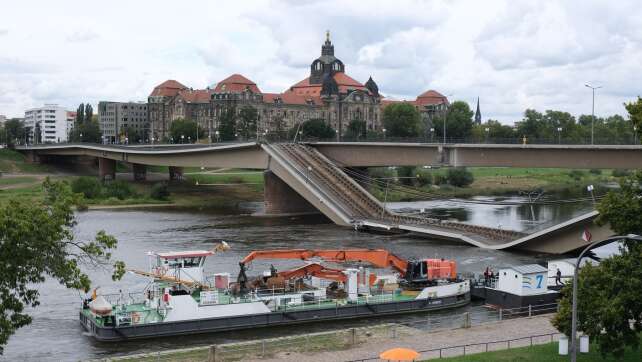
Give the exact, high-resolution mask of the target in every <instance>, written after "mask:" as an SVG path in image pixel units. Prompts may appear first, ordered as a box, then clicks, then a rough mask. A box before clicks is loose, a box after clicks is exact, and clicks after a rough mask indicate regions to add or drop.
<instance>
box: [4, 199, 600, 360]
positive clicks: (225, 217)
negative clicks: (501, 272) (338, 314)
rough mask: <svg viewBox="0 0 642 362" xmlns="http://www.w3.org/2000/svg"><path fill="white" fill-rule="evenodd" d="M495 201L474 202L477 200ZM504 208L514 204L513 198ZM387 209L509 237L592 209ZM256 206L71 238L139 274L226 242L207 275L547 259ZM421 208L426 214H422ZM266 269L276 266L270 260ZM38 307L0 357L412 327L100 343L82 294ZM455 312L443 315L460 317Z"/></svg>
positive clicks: (48, 294) (107, 218) (112, 223)
mask: <svg viewBox="0 0 642 362" xmlns="http://www.w3.org/2000/svg"><path fill="white" fill-rule="evenodd" d="M493 200H498V199H488V198H476V199H475V201H481V202H484V201H493ZM501 200H502V201H505V202H506V201H508V202H514V201H520V199H517V198H508V199H501ZM388 207H390V208H392V209H403V210H404V211H407V212H413V210H415V211H416V210H420V209H422V208H424V209H427V210H429V211H426V213H428V214H429V215H430V216H433V217H440V218H445V219H457V220H460V221H463V222H471V223H475V224H479V225H487V226H493V227H497V226H501V227H503V228H507V229H514V230H532V229H534V228H541V227H545V226H547V225H549V224H554V223H558V222H561V221H564V220H568V219H569V218H571V217H573V216H577V215H579V214H581V213H582V212H586V211H587V210H588V209H590V205H563V206H555V205H547V206H540V207H536V208H535V210H534V211H533V213H534V214H535V216H536V219H537V222H533V221H532V215H533V213H532V212H531V210H530V208H529V207H528V206H523V205H522V206H515V205H504V206H493V205H486V204H483V203H459V202H454V201H430V202H411V203H389V204H388ZM260 209H261V203H248V204H245V205H241V207H240V208H239V209H235V210H221V211H218V212H211V211H209V212H203V211H198V210H190V211H177V210H157V209H154V210H118V211H116V210H109V211H107V210H104V211H88V212H82V213H79V214H78V225H77V227H76V229H75V235H76V239H78V240H88V239H90V238H92V237H93V236H94V235H95V233H96V232H97V231H99V230H106V231H107V232H108V233H110V234H112V235H114V236H115V237H116V238H117V239H118V240H119V247H118V249H117V251H116V252H115V253H114V257H115V258H116V259H119V260H123V261H125V263H126V264H127V266H128V267H130V268H137V269H143V270H146V269H147V265H148V264H147V263H148V261H147V257H146V255H145V253H146V252H148V251H152V250H154V251H178V250H190V249H192V250H193V249H204V250H208V249H210V248H212V246H213V245H214V244H215V243H216V242H218V241H220V240H226V241H228V242H229V244H230V245H231V247H232V249H231V250H229V251H227V252H225V253H222V254H218V255H216V256H214V257H211V258H210V259H209V260H208V263H207V264H206V272H208V273H215V272H230V273H232V275H235V274H236V273H237V272H238V261H239V260H240V259H241V258H243V257H244V256H245V255H246V254H247V253H249V252H250V251H252V250H255V249H267V248H385V249H388V250H390V251H392V252H394V253H396V254H398V255H401V256H403V257H406V258H412V257H444V258H452V259H455V260H456V261H457V263H458V265H459V270H460V271H463V272H475V273H479V272H480V271H482V270H483V269H484V268H485V267H486V266H493V267H495V268H497V267H499V266H504V265H510V264H524V263H531V262H541V261H545V260H546V258H545V257H544V256H538V255H532V254H523V253H515V252H504V251H492V250H483V249H479V248H475V247H471V246H468V245H464V244H458V243H452V242H444V241H436V240H429V239H425V238H420V237H415V236H412V235H394V236H391V235H375V234H367V233H360V232H355V231H352V230H350V229H347V228H342V227H338V226H335V225H333V224H331V223H329V222H328V221H327V220H325V219H324V218H322V217H320V216H306V217H285V218H268V217H256V216H251V215H250V214H251V213H252V212H255V211H257V210H258V211H260ZM424 211H425V210H424ZM272 262H274V261H272ZM269 264H270V261H265V262H262V261H255V262H253V263H252V268H251V269H250V271H249V274H258V273H260V272H261V271H263V270H266V269H268V267H269ZM274 264H275V265H276V266H277V268H281V269H283V268H287V267H294V266H298V265H301V264H300V262H297V261H279V262H278V263H274ZM88 273H89V274H90V276H91V279H92V282H93V283H94V285H95V286H99V287H100V291H101V292H102V293H109V292H118V291H119V289H122V291H123V292H138V291H141V290H142V289H143V288H144V287H145V285H146V284H147V281H146V280H145V278H142V277H138V276H135V275H131V274H127V275H125V277H124V278H123V280H121V281H120V282H113V281H112V280H111V278H110V275H111V274H110V271H109V270H101V269H98V270H88ZM39 290H40V295H41V297H40V301H41V305H40V306H39V307H37V308H35V309H34V310H31V311H30V313H31V314H32V315H33V317H34V318H33V323H32V324H31V325H29V326H28V327H25V328H22V329H20V330H19V331H18V332H17V333H16V334H15V335H14V336H13V337H11V339H10V341H9V344H8V345H7V347H6V349H5V354H4V356H2V357H0V359H2V360H10V361H78V360H84V359H90V358H101V357H108V356H117V355H123V354H128V353H139V352H149V351H158V350H162V349H168V348H185V347H190V346H199V345H208V344H214V343H224V342H232V341H239V340H245V339H254V338H267V337H275V336H283V335H288V334H293V333H306V332H310V331H320V330H326V329H333V328H346V327H352V326H364V325H368V324H374V323H382V322H385V321H410V320H413V318H417V317H416V316H412V315H409V316H401V317H394V318H388V319H379V320H377V321H373V320H366V321H363V320H361V321H350V322H338V323H337V322H332V323H325V324H316V325H308V326H300V327H288V328H272V329H269V330H268V329H258V330H251V331H238V332H229V333H219V334H210V335H200V336H187V337H176V338H162V339H152V340H146V341H132V342H126V343H113V344H108V343H99V342H96V341H94V340H93V339H92V338H90V337H89V336H87V335H86V334H85V333H83V330H82V329H81V327H80V324H79V322H78V311H79V308H80V298H81V295H80V294H79V293H78V292H75V291H70V290H67V289H65V288H63V287H62V286H60V285H58V284H57V283H56V282H55V281H52V280H48V281H47V282H45V283H44V284H42V285H40V287H39ZM461 312H462V310H458V311H449V312H447V313H461Z"/></svg>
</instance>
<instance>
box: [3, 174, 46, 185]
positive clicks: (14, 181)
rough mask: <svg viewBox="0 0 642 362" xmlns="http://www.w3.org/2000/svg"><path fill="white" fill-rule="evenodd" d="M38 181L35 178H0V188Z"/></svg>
mask: <svg viewBox="0 0 642 362" xmlns="http://www.w3.org/2000/svg"><path fill="white" fill-rule="evenodd" d="M37 180H38V179H37V178H35V177H28V176H20V177H0V186H8V185H18V184H24V183H32V182H36V181H37Z"/></svg>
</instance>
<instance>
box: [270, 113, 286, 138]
mask: <svg viewBox="0 0 642 362" xmlns="http://www.w3.org/2000/svg"><path fill="white" fill-rule="evenodd" d="M285 127H286V124H285V120H284V119H283V116H281V115H276V116H275V117H274V118H272V127H271V129H272V132H273V133H274V134H275V135H276V137H275V138H276V140H278V141H280V140H281V138H283V137H287V130H286V129H285Z"/></svg>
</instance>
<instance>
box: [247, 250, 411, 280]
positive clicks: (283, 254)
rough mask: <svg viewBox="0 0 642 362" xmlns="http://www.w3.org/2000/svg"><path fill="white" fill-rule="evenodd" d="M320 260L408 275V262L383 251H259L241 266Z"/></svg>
mask: <svg viewBox="0 0 642 362" xmlns="http://www.w3.org/2000/svg"><path fill="white" fill-rule="evenodd" d="M313 258H319V259H321V260H325V261H329V262H346V261H357V262H367V263H370V264H372V265H373V266H375V267H378V268H387V267H392V268H394V269H395V270H396V271H397V272H399V274H400V275H401V277H403V276H404V275H405V274H406V271H407V269H408V261H406V260H405V259H402V258H400V257H398V256H396V255H394V254H392V253H390V252H388V251H387V250H382V249H345V250H341V249H336V250H335V249H326V250H324V249H321V250H311V249H277V250H258V251H253V252H251V253H250V254H248V255H247V256H246V257H245V258H244V259H243V260H241V262H240V264H242V265H245V264H247V263H249V262H251V261H253V260H255V259H299V260H310V259H313Z"/></svg>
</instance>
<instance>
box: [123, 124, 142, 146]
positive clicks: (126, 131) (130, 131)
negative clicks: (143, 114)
mask: <svg viewBox="0 0 642 362" xmlns="http://www.w3.org/2000/svg"><path fill="white" fill-rule="evenodd" d="M120 134H121V135H123V136H124V137H127V139H128V140H129V142H132V143H135V142H140V141H144V140H145V138H144V135H143V134H142V132H140V131H139V130H138V128H134V127H132V126H127V128H122V129H121V130H120Z"/></svg>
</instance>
